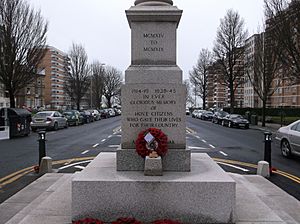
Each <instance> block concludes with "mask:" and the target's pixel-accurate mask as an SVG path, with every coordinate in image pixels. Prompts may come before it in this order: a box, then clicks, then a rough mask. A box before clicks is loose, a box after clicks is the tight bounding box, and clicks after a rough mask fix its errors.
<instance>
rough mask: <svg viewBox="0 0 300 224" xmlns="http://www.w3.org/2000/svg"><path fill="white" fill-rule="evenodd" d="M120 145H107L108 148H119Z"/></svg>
mask: <svg viewBox="0 0 300 224" xmlns="http://www.w3.org/2000/svg"><path fill="white" fill-rule="evenodd" d="M119 146H120V145H109V146H108V148H119Z"/></svg>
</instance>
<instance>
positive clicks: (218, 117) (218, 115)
mask: <svg viewBox="0 0 300 224" xmlns="http://www.w3.org/2000/svg"><path fill="white" fill-rule="evenodd" d="M227 115H228V113H227V112H225V111H218V112H215V113H214V116H213V118H212V122H213V123H216V124H222V121H223V119H224V117H226V116H227Z"/></svg>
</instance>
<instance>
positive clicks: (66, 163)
mask: <svg viewBox="0 0 300 224" xmlns="http://www.w3.org/2000/svg"><path fill="white" fill-rule="evenodd" d="M73 161H74V159H70V160H69V161H67V162H65V163H64V165H68V164H70V163H71V162H73Z"/></svg>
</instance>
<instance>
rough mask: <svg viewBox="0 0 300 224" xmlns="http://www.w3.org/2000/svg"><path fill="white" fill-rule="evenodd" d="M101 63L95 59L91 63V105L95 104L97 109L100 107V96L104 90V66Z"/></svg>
mask: <svg viewBox="0 0 300 224" xmlns="http://www.w3.org/2000/svg"><path fill="white" fill-rule="evenodd" d="M103 65H104V64H103V63H100V62H99V61H95V62H94V63H92V65H91V72H92V76H91V86H90V88H91V94H92V96H91V97H92V100H91V107H93V106H95V107H96V108H97V109H100V108H101V102H102V96H103V92H104V78H105V68H104V67H103Z"/></svg>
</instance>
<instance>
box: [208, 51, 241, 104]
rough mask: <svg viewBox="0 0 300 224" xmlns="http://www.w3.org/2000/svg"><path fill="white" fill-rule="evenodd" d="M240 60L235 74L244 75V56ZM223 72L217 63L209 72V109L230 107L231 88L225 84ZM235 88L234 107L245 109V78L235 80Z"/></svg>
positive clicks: (235, 68)
mask: <svg viewBox="0 0 300 224" xmlns="http://www.w3.org/2000/svg"><path fill="white" fill-rule="evenodd" d="M238 50H239V51H243V50H244V49H243V48H240V49H238ZM241 55H242V56H241V57H240V58H239V60H238V61H237V63H236V65H235V66H234V68H233V69H234V72H235V73H241V74H243V73H244V56H243V54H241ZM223 80H224V75H223V71H222V69H221V67H220V65H219V64H218V63H217V62H215V63H213V64H212V65H211V66H210V68H209V72H208V80H207V89H208V97H207V107H208V108H210V107H213V108H224V107H230V89H229V86H228V85H226V84H225V81H223ZM234 86H237V87H236V88H235V92H234V104H235V105H234V106H235V107H239V108H240V107H244V76H242V75H241V76H240V77H238V78H236V79H235V81H234Z"/></svg>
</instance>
